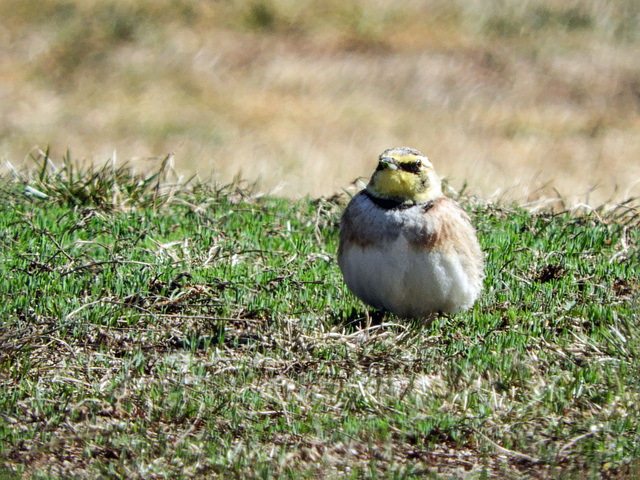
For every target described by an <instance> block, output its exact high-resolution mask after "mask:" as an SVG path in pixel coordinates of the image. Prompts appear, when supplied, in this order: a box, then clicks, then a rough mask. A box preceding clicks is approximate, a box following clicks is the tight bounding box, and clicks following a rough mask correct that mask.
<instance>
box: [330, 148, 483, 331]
mask: <svg viewBox="0 0 640 480" xmlns="http://www.w3.org/2000/svg"><path fill="white" fill-rule="evenodd" d="M339 227H340V236H339V245H338V265H339V267H340V270H341V271H342V275H343V278H344V282H345V283H346V285H347V287H348V288H349V290H351V292H353V294H354V295H355V296H356V297H358V298H359V299H360V300H362V301H363V302H364V303H365V304H367V305H369V306H371V307H374V308H375V309H379V310H383V311H387V312H391V313H393V314H395V315H397V316H398V317H401V318H409V319H411V318H426V319H433V318H435V316H437V315H441V314H454V313H457V312H460V311H463V310H467V309H469V308H470V307H471V306H473V304H474V303H475V301H476V299H477V298H478V296H479V295H480V292H481V291H482V286H483V279H484V257H483V253H482V250H481V248H480V245H479V243H478V238H477V235H476V231H475V229H474V227H473V225H472V224H471V220H470V218H469V216H468V215H467V213H466V212H465V211H464V210H463V209H462V207H461V206H460V205H459V204H458V203H457V202H456V201H455V200H453V199H451V198H449V197H447V196H445V195H444V194H443V193H442V183H441V180H440V177H439V176H438V175H437V173H436V171H435V169H434V167H433V165H432V163H431V162H430V161H429V159H428V158H427V157H426V156H425V155H423V154H422V153H420V151H418V150H415V149H413V148H408V147H396V148H390V149H388V150H385V151H384V152H383V153H382V154H381V155H380V158H379V161H378V165H377V168H376V170H375V172H374V173H373V175H372V176H371V180H370V181H369V183H368V184H367V186H366V188H365V189H364V190H361V191H360V192H359V193H357V194H356V195H354V196H353V197H352V198H351V200H350V201H349V203H348V205H347V207H346V208H345V210H344V212H343V214H342V216H341V218H340V224H339Z"/></svg>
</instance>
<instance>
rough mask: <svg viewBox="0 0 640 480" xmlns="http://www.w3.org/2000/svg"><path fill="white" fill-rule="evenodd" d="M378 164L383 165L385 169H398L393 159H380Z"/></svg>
mask: <svg viewBox="0 0 640 480" xmlns="http://www.w3.org/2000/svg"><path fill="white" fill-rule="evenodd" d="M380 163H382V164H384V166H385V168H390V169H391V170H397V169H398V164H397V163H396V160H395V159H394V158H391V157H382V158H381V159H380Z"/></svg>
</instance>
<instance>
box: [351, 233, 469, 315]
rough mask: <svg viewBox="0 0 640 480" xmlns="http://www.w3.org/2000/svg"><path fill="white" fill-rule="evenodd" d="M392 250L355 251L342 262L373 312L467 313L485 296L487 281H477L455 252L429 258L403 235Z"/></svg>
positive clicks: (354, 288) (389, 247)
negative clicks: (372, 308)
mask: <svg viewBox="0 0 640 480" xmlns="http://www.w3.org/2000/svg"><path fill="white" fill-rule="evenodd" d="M386 247H387V248H386V249H384V250H382V249H379V248H374V247H372V246H369V247H367V248H364V249H363V248H361V247H359V246H352V247H351V248H349V249H348V251H345V252H344V255H343V257H342V258H341V268H342V272H343V274H344V279H345V282H346V284H347V286H348V287H349V289H350V290H351V291H352V292H353V293H354V294H355V295H356V296H357V297H359V298H361V299H362V300H363V301H364V302H365V303H368V304H369V305H371V306H373V307H376V308H381V309H385V310H388V311H390V312H393V313H395V314H397V315H398V316H400V317H426V316H429V315H430V314H433V313H438V312H444V313H454V312H457V311H459V310H464V309H467V308H469V307H470V306H472V305H473V303H474V302H475V300H476V298H477V296H478V294H479V293H480V290H481V288H482V285H481V283H482V282H481V277H480V276H479V275H477V272H475V271H473V272H470V273H472V278H473V280H471V279H470V277H469V275H467V273H466V272H465V267H467V268H468V265H467V264H468V262H465V259H464V258H463V257H461V256H460V255H458V254H457V253H455V252H450V253H445V252H442V251H440V250H432V251H431V252H430V253H425V252H424V251H420V250H416V249H414V248H413V247H411V246H410V245H409V243H408V242H407V240H406V239H405V238H404V237H403V236H402V235H400V236H398V237H397V238H396V239H395V240H394V241H393V242H391V243H387V244H386ZM462 262H465V265H463V263H462Z"/></svg>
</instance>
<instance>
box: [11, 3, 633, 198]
mask: <svg viewBox="0 0 640 480" xmlns="http://www.w3.org/2000/svg"><path fill="white" fill-rule="evenodd" d="M156 3H157V5H156V4H154V7H153V8H152V7H148V6H146V4H142V3H140V2H136V1H131V2H77V1H69V2H66V3H64V4H63V3H62V2H57V1H53V0H49V1H45V2H30V1H27V2H23V3H22V7H21V8H20V9H16V8H15V7H14V5H13V2H8V1H0V13H2V16H1V17H0V18H2V19H3V20H2V22H3V30H2V31H3V34H2V36H3V39H2V40H3V44H5V45H10V48H8V49H7V50H6V51H5V52H4V54H3V62H2V67H0V79H1V80H2V82H1V84H2V87H1V88H0V105H1V106H2V111H3V112H4V113H3V116H2V118H1V119H0V155H1V156H2V157H3V158H5V159H8V160H10V161H11V162H12V163H13V164H20V163H21V161H22V159H23V158H25V156H26V155H27V153H28V152H29V151H31V149H32V148H33V147H34V146H38V147H43V146H45V145H48V144H50V145H51V147H52V155H53V156H54V157H57V156H60V154H61V153H62V152H63V151H64V150H66V149H67V148H70V149H71V150H72V151H73V152H74V154H75V156H76V157H86V158H93V159H95V160H96V161H99V162H101V163H102V162H103V161H104V160H105V159H106V158H109V157H111V156H112V155H113V154H114V151H117V156H118V158H120V159H125V158H127V159H128V158H131V157H141V158H145V157H157V156H161V157H162V156H164V155H166V154H167V153H170V152H175V158H176V168H177V169H178V170H179V171H182V172H184V173H185V174H189V173H192V172H199V173H200V174H201V175H202V176H204V177H208V176H209V175H210V174H211V173H214V174H215V175H216V176H217V177H220V178H221V179H222V180H225V179H229V178H230V177H231V176H232V175H234V174H235V173H237V172H238V171H242V173H243V175H244V176H246V177H248V178H249V179H254V178H260V179H261V181H262V185H263V188H264V189H267V190H275V191H276V192H278V193H279V194H281V195H289V196H297V195H303V194H311V195H320V194H330V193H333V192H335V191H337V190H339V189H341V188H344V187H345V186H347V185H348V184H349V182H351V181H352V180H353V179H354V178H356V177H358V176H365V177H366V176H368V175H369V174H370V171H371V169H372V165H373V163H374V162H375V159H376V157H377V155H378V154H379V153H380V152H381V151H382V150H384V149H386V148H388V147H390V146H396V145H410V146H413V147H416V148H419V149H421V150H422V151H424V152H425V153H427V154H428V155H429V156H430V157H431V158H432V160H433V161H434V163H435V165H436V166H437V168H438V170H439V171H440V173H441V174H442V175H443V176H446V177H450V178H451V179H452V183H453V184H454V186H456V187H460V186H461V185H462V184H463V183H464V182H468V183H469V184H470V185H471V190H472V192H473V193H477V194H479V195H481V196H483V197H485V198H503V199H508V200H517V201H520V202H523V201H530V200H537V199H539V198H542V197H558V196H559V197H562V199H563V200H564V201H565V202H568V203H576V202H588V203H592V204H600V203H602V202H605V201H608V200H621V199H626V198H627V197H629V196H635V195H638V194H639V193H640V162H638V158H640V136H639V135H638V133H637V132H638V131H639V130H638V127H639V126H640V64H639V63H638V62H637V58H639V54H640V48H639V47H638V45H639V42H638V38H637V37H635V36H634V35H636V34H634V33H633V29H631V28H630V27H629V25H633V22H634V21H635V20H637V18H638V17H639V16H640V13H639V12H638V10H639V9H638V8H637V7H634V3H633V2H617V3H616V4H615V5H610V4H607V3H603V2H596V1H588V2H580V3H575V4H572V5H566V4H565V3H561V2H559V1H557V0H539V1H534V0H530V1H527V2H515V1H514V2H507V3H505V4H503V3H500V5H498V3H496V4H494V3H492V2H488V3H487V2H462V1H459V2H443V1H438V0H435V1H429V2H422V1H417V0H416V1H410V2H402V4H397V5H396V2H391V1H389V0H378V1H375V2H363V1H352V2H346V3H345V2H337V1H330V2H322V3H321V4H317V3H316V2H310V1H303V2H292V1H289V0H273V1H267V0H265V1H248V0H247V1H242V2H204V1H201V2H185V3H182V2H156ZM400 5H401V6H400ZM634 19H635V20H634ZM138 164H139V165H140V166H141V168H143V169H144V168H151V167H150V166H149V165H148V164H147V163H146V162H145V161H144V160H139V161H138Z"/></svg>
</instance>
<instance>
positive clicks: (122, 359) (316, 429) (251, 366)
mask: <svg viewBox="0 0 640 480" xmlns="http://www.w3.org/2000/svg"><path fill="white" fill-rule="evenodd" d="M37 160H38V162H37V168H36V169H34V170H33V171H31V172H14V173H13V176H12V177H11V178H9V177H5V178H3V179H2V183H1V185H0V190H1V191H2V200H1V204H0V207H1V208H2V215H0V294H1V295H2V303H1V304H0V319H1V320H0V382H1V383H2V388H1V389H0V461H1V463H0V478H14V475H13V474H12V473H11V472H12V471H17V472H20V473H22V474H24V475H25V476H27V475H28V476H31V477H32V478H215V477H217V476H219V477H224V478H229V477H232V478H233V477H235V478H271V477H278V478H314V477H316V476H321V477H346V478H369V477H371V478H380V477H385V478H405V477H416V476H418V477H427V478H461V477H465V476H466V477H465V478H489V477H499V478H514V479H515V478H527V477H529V478H546V477H555V478H592V477H596V476H597V475H600V474H601V472H605V473H604V474H605V475H609V476H610V477H612V478H613V477H619V478H633V475H634V473H633V472H634V471H635V472H637V470H638V467H637V463H636V464H634V462H635V461H636V459H637V458H638V457H639V456H640V452H639V443H638V440H639V438H640V424H639V422H638V418H640V360H639V358H638V350H639V349H640V333H638V332H639V331H640V329H639V326H640V317H639V314H640V301H639V293H640V292H639V291H640V288H639V285H640V273H639V270H640V269H639V268H638V264H639V262H640V254H639V250H638V245H639V243H640V234H639V233H638V212H637V210H634V209H633V208H632V206H631V205H632V204H631V203H630V204H628V205H627V206H624V205H620V206H618V208H617V209H614V210H610V211H607V212H605V211H604V210H602V209H600V210H592V211H582V212H577V211H574V212H560V213H552V212H540V213H533V212H531V211H527V210H525V209H521V208H517V207H509V206H502V205H486V204H482V203H481V202H478V201H473V199H468V198H463V199H462V201H463V203H464V204H465V206H466V207H467V208H468V209H469V211H470V212H471V214H472V216H473V218H474V223H475V225H476V226H477V229H478V232H479V238H480V241H481V243H482V246H483V249H484V251H485V252H486V255H487V272H486V274H487V276H486V281H485V291H484V294H483V296H482V298H481V299H480V301H479V302H478V303H477V304H476V305H475V307H474V308H473V309H472V310H471V311H469V312H466V313H464V314H460V315H456V316H454V317H452V318H440V319H437V320H436V321H434V322H433V324H432V325H430V326H429V327H425V326H424V325H421V324H420V322H415V321H414V322H406V321H400V320H399V319H397V318H395V317H393V316H386V317H383V318H382V319H381V320H380V321H379V322H374V323H373V324H372V325H369V326H367V325H368V323H367V321H366V310H365V308H364V307H363V305H362V304H361V303H360V302H358V301H357V300H356V299H354V297H353V296H352V295H351V294H350V293H349V292H347V291H346V289H345V287H344V285H343V283H342V280H341V277H340V273H339V270H338V267H337V264H336V261H335V251H336V247H337V221H338V218H339V214H340V212H341V210H342V208H343V207H344V205H345V201H346V199H345V198H344V197H341V196H336V197H334V198H331V199H302V200H298V201H292V200H287V199H281V198H273V197H269V196H259V195H257V194H256V193H255V191H254V189H252V188H251V186H250V185H245V184H243V183H242V182H240V181H236V182H234V183H232V184H229V185H217V184H215V183H202V182H199V181H192V182H179V183H177V182H175V181H174V180H173V179H172V178H173V177H172V172H171V171H170V169H169V168H168V166H167V165H168V164H167V161H166V159H165V161H162V160H159V161H158V163H159V167H158V169H157V172H156V173H155V174H153V175H150V176H140V175H137V174H135V173H134V172H133V171H132V170H131V169H129V168H127V167H126V166H123V167H119V168H116V166H115V165H113V164H111V163H108V164H106V165H105V166H104V167H102V168H94V167H91V166H85V167H83V166H82V165H81V164H78V163H77V162H74V161H72V160H71V159H70V158H68V157H67V158H66V159H64V160H63V162H62V166H61V167H59V168H54V165H55V163H56V162H53V161H52V160H51V159H50V158H49V157H48V154H47V153H46V152H43V155H42V156H41V157H40V158H39V159H37ZM25 193H26V194H25ZM634 465H635V466H634ZM2 468H4V470H2Z"/></svg>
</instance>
